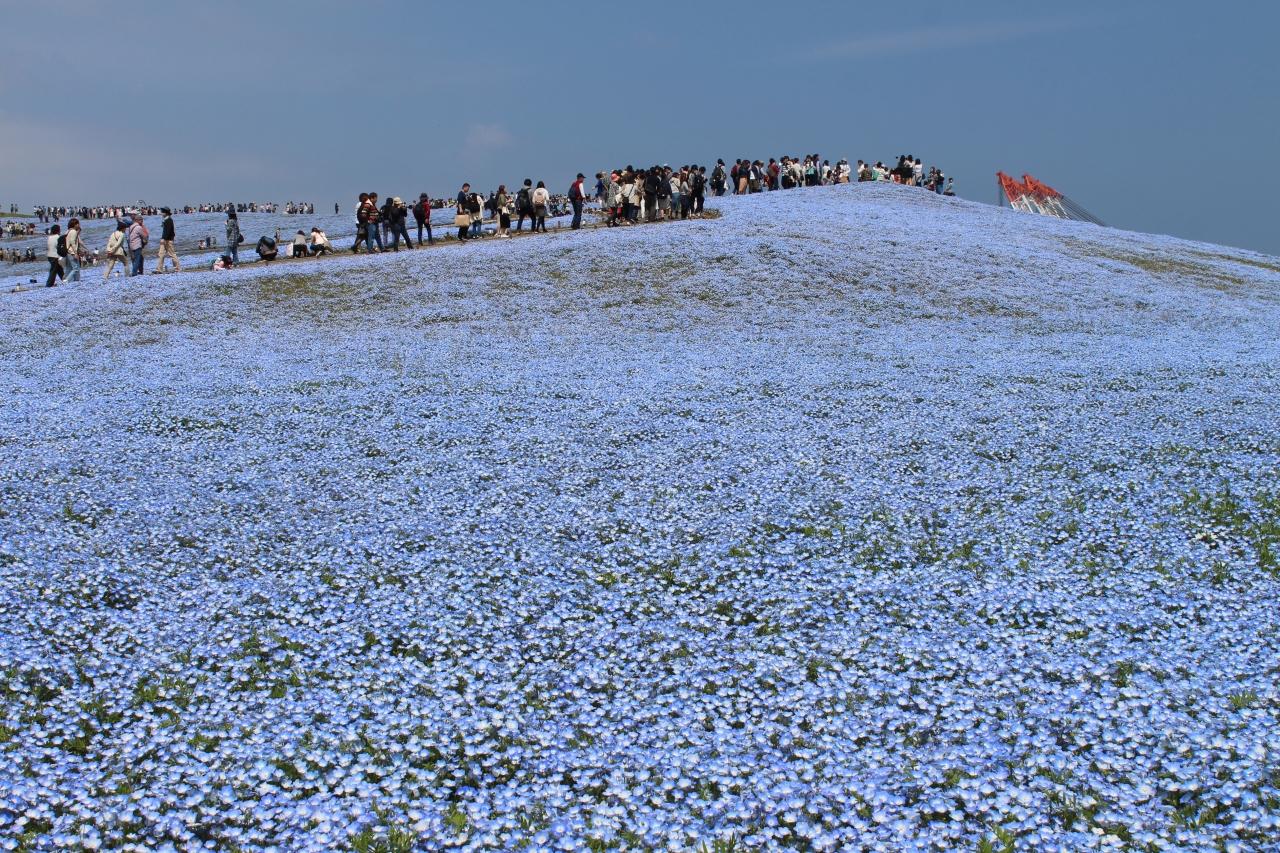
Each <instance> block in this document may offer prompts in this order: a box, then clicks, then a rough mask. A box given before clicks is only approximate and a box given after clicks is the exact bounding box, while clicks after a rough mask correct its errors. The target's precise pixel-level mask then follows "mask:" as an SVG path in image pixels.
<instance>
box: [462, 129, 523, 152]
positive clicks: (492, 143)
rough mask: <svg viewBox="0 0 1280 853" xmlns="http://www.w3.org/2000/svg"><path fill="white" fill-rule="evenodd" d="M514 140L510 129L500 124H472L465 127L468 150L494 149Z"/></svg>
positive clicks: (503, 146) (504, 146)
mask: <svg viewBox="0 0 1280 853" xmlns="http://www.w3.org/2000/svg"><path fill="white" fill-rule="evenodd" d="M514 141H515V140H514V138H513V137H512V136H511V133H510V131H508V130H507V129H506V128H505V127H504V126H502V125H500V124H473V125H471V127H470V128H468V129H467V150H468V151H495V150H497V149H499V148H506V147H507V146H508V145H510V144H511V143H512V142H514Z"/></svg>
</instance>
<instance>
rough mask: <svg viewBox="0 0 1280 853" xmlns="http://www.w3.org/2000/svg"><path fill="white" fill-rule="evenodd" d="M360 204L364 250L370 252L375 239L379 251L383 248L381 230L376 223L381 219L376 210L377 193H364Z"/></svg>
mask: <svg viewBox="0 0 1280 853" xmlns="http://www.w3.org/2000/svg"><path fill="white" fill-rule="evenodd" d="M362 195H363V193H362ZM361 206H362V207H363V208H364V222H365V226H364V246H365V250H366V251H368V252H370V253H372V252H373V250H374V249H373V244H374V242H375V241H376V242H377V244H378V251H379V252H381V251H382V250H383V245H382V232H381V230H380V228H379V225H378V223H379V222H380V221H381V220H382V214H381V213H379V212H378V194H377V193H369V194H368V195H365V196H364V201H363V202H362V203H361Z"/></svg>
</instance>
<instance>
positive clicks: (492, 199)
mask: <svg viewBox="0 0 1280 853" xmlns="http://www.w3.org/2000/svg"><path fill="white" fill-rule="evenodd" d="M866 181H885V182H894V183H899V184H904V185H906V186H914V187H921V188H923V189H926V190H929V191H932V192H936V193H939V194H942V195H954V192H955V191H954V186H953V179H951V178H949V177H947V176H946V175H945V174H944V173H943V172H942V170H941V169H939V168H938V167H936V166H934V167H930V168H929V169H928V170H926V169H925V167H924V165H923V163H922V162H921V160H920V159H919V158H917V157H913V156H912V155H909V154H904V155H901V156H900V157H899V158H898V160H897V164H896V165H895V166H893V167H888V166H886V165H885V164H884V163H882V162H880V161H876V162H875V163H866V162H864V161H862V160H858V161H857V163H856V165H850V163H849V161H848V160H847V159H843V158H842V159H840V160H838V161H836V163H835V164H832V163H831V162H830V161H829V160H824V159H822V158H821V157H820V156H819V155H818V154H810V155H805V156H803V157H793V156H783V157H781V158H772V157H771V158H769V160H768V162H765V161H762V160H750V159H739V160H735V161H734V163H733V165H732V166H728V165H726V164H725V161H724V160H717V161H716V164H715V166H714V167H712V168H711V171H710V173H708V170H707V167H706V166H701V165H696V164H693V165H684V166H679V167H674V168H673V167H671V166H667V165H662V166H659V165H653V166H650V167H647V168H636V167H634V166H631V165H627V166H624V167H620V168H615V169H611V170H608V171H600V172H597V173H596V175H595V181H594V184H592V185H588V182H587V178H586V177H585V176H584V175H583V174H582V173H579V174H578V175H577V177H576V178H575V179H574V180H573V182H572V183H571V184H570V186H569V189H568V190H567V191H566V192H564V193H559V194H553V193H552V192H551V191H550V190H549V188H548V187H547V186H546V183H545V182H543V181H537V182H536V183H535V182H534V181H533V179H531V178H526V179H525V180H524V181H523V183H522V184H521V185H520V186H519V187H518V188H517V189H516V190H515V191H514V192H511V191H508V189H507V187H506V185H505V184H502V185H499V186H498V188H497V189H495V190H492V191H490V192H489V193H488V194H487V195H486V194H484V193H482V192H480V191H476V190H473V189H472V187H471V185H470V184H469V183H464V184H463V185H462V187H461V189H460V190H459V192H458V193H457V195H456V196H453V197H452V198H451V199H441V198H437V199H432V198H431V197H430V196H429V195H428V194H427V193H425V192H424V193H420V194H419V195H418V198H417V199H416V200H415V201H413V202H412V203H406V202H405V201H404V200H403V199H401V198H400V197H398V196H388V197H386V198H385V199H384V200H382V201H381V202H380V201H379V198H380V196H379V194H378V193H360V197H359V200H358V202H357V204H356V207H355V211H354V213H355V226H356V229H355V230H356V233H355V241H354V242H353V243H352V245H351V247H350V250H349V251H351V252H352V253H358V252H361V251H364V252H368V253H373V252H384V251H399V250H400V244H401V242H402V241H403V243H404V245H405V248H407V249H413V248H420V247H422V246H424V245H427V244H431V243H434V242H435V241H436V237H435V235H434V234H433V232H432V210H439V209H443V208H446V207H449V206H452V208H453V218H452V221H451V222H450V224H451V225H452V226H453V227H454V228H457V234H456V239H457V240H458V241H459V242H467V241H471V240H475V239H479V238H482V237H485V236H487V235H488V234H493V235H495V236H497V237H508V238H509V237H511V236H513V233H519V232H521V231H523V230H524V223H525V220H528V221H529V231H528V233H540V232H545V231H546V230H547V219H548V218H553V217H560V216H569V215H572V220H571V223H570V225H569V227H570V228H571V229H578V228H581V227H582V224H583V214H584V209H585V207H586V205H587V203H588V201H589V200H594V201H595V202H597V204H598V207H599V216H600V219H601V224H602V225H603V226H605V227H617V226H623V225H633V224H638V223H641V222H645V223H653V222H664V221H672V220H685V219H690V218H698V217H700V216H702V215H704V210H705V208H704V204H705V200H706V196H707V194H708V193H711V194H713V195H716V196H722V195H725V194H726V193H732V194H735V195H749V194H752V193H758V192H768V191H776V190H788V189H796V188H801V187H815V186H825V185H830V184H843V183H851V182H866ZM13 207H16V205H15V206H13ZM277 210H278V208H277V206H276V205H275V204H273V203H268V204H259V203H254V202H249V203H239V204H237V203H226V204H204V205H198V206H195V207H187V208H183V209H182V210H181V211H179V212H186V213H197V212H199V213H214V212H219V213H225V214H226V221H225V237H226V244H225V246H226V249H225V253H224V254H222V255H221V256H220V257H219V258H218V259H217V260H216V261H215V262H214V264H213V268H214V269H230V268H232V267H235V266H236V265H238V264H239V263H240V247H241V246H242V245H243V244H244V242H245V235H244V233H243V232H242V231H241V229H240V222H239V214H241V213H272V212H276V211H277ZM81 212H83V213H85V217H82V216H80V215H78V214H79V213H81ZM153 212H154V214H159V215H162V216H163V220H162V222H161V226H160V227H161V235H160V238H159V241H158V242H159V248H158V250H157V252H156V264H155V269H154V270H153V272H164V271H165V270H166V262H167V261H172V265H173V269H174V271H180V270H181V262H180V261H179V259H178V255H177V252H176V251H175V250H174V241H175V227H174V223H173V211H172V210H171V209H170V208H167V207H162V208H156V209H153V208H149V207H147V206H145V205H139V206H137V207H135V208H122V207H103V208H79V209H76V208H54V207H48V208H46V207H38V208H36V214H37V217H39V218H40V220H41V221H42V222H44V221H47V220H48V219H49V218H52V219H53V225H52V226H50V227H49V229H48V230H47V232H46V233H47V247H46V254H45V257H46V260H47V261H48V263H49V273H48V278H47V280H46V286H49V287H54V286H56V284H57V282H58V280H59V279H61V280H64V281H79V280H80V275H81V269H82V266H83V265H85V264H96V263H97V261H98V257H99V255H98V251H97V250H96V249H90V248H89V247H87V246H86V245H85V244H84V242H83V240H82V239H81V237H80V219H81V218H90V217H92V218H106V217H107V216H114V217H115V218H116V220H117V224H116V228H115V230H114V231H113V232H112V233H111V236H110V237H109V239H108V241H107V244H106V246H105V247H104V249H103V253H104V256H105V259H106V261H107V267H106V270H105V272H104V273H103V279H104V281H105V280H107V279H109V278H110V276H111V273H112V271H113V270H114V268H115V267H116V266H119V267H120V268H121V273H122V274H123V275H125V276H128V277H133V276H138V275H142V274H143V259H144V251H145V249H146V248H147V246H148V244H149V243H150V239H151V235H150V232H149V230H148V228H147V226H146V223H145V221H144V217H145V216H147V215H153ZM283 212H284V213H286V214H303V215H306V214H314V213H315V205H313V204H309V203H299V202H292V201H290V202H288V203H286V204H285V206H284V209H283ZM334 212H335V213H338V212H339V206H338V205H337V204H335V205H334ZM65 215H70V216H71V218H70V220H69V221H68V223H67V227H66V230H65V232H64V231H63V230H62V228H61V226H60V223H59V222H58V219H59V217H61V216H65ZM410 217H412V221H413V224H414V226H415V227H416V232H417V235H416V236H417V243H416V245H415V242H414V240H413V237H412V235H411V233H410V226H409V222H410ZM486 220H488V221H490V222H492V223H493V229H492V230H491V231H486V230H485V227H484V226H485V223H486ZM513 220H514V223H515V226H514V228H513V227H512V222H513ZM424 233H425V238H424ZM450 236H453V235H450ZM198 248H201V249H212V248H214V241H213V240H212V239H209V238H205V239H203V240H201V242H200V244H199V246H198ZM254 251H255V252H256V254H257V256H258V258H259V259H260V260H263V261H271V260H275V259H276V258H278V257H279V256H280V255H281V254H282V253H283V254H284V255H285V256H286V257H294V258H301V257H315V256H319V255H327V254H332V253H333V252H334V251H335V248H334V246H333V244H332V242H331V241H330V240H329V237H328V235H326V234H325V232H324V231H323V230H322V229H321V228H319V227H313V228H312V229H311V230H310V232H309V233H308V232H305V231H303V230H302V229H299V230H298V231H297V233H296V234H295V235H294V236H293V238H292V239H290V240H288V241H287V242H285V241H282V239H281V235H280V231H279V229H276V231H275V234H274V236H268V235H265V234H264V235H262V236H260V237H259V238H258V241H257V243H256V244H255V246H254ZM13 254H14V256H15V257H13V258H12V261H13V262H15V263H16V262H17V261H18V260H19V258H18V257H16V256H17V255H18V253H17V252H14V253H13ZM33 255H34V252H33V250H32V249H30V248H28V249H27V250H26V251H25V253H24V254H23V255H22V257H21V259H23V260H31V259H33ZM2 257H3V256H0V258H2Z"/></svg>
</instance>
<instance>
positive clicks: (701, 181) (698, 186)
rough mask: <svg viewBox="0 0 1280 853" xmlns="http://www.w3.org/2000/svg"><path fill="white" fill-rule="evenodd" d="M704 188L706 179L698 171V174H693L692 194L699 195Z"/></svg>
mask: <svg viewBox="0 0 1280 853" xmlns="http://www.w3.org/2000/svg"><path fill="white" fill-rule="evenodd" d="M706 188H707V179H706V178H704V177H703V176H702V173H701V172H699V173H698V174H696V175H694V176H693V194H694V195H701V194H702V191H703V190H705V189H706Z"/></svg>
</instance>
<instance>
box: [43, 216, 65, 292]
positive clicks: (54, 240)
mask: <svg viewBox="0 0 1280 853" xmlns="http://www.w3.org/2000/svg"><path fill="white" fill-rule="evenodd" d="M61 231H62V229H61V228H60V227H59V226H57V225H51V226H49V239H48V240H46V241H45V244H46V248H45V253H44V256H45V260H47V261H48V262H49V277H48V278H46V279H45V280H44V286H45V287H57V286H58V279H60V278H62V258H61V256H60V255H59V251H58V247H59V244H61V246H62V251H63V252H65V251H66V250H67V249H66V246H67V242H66V241H65V240H63V239H62V236H61V233H60V232H61Z"/></svg>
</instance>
